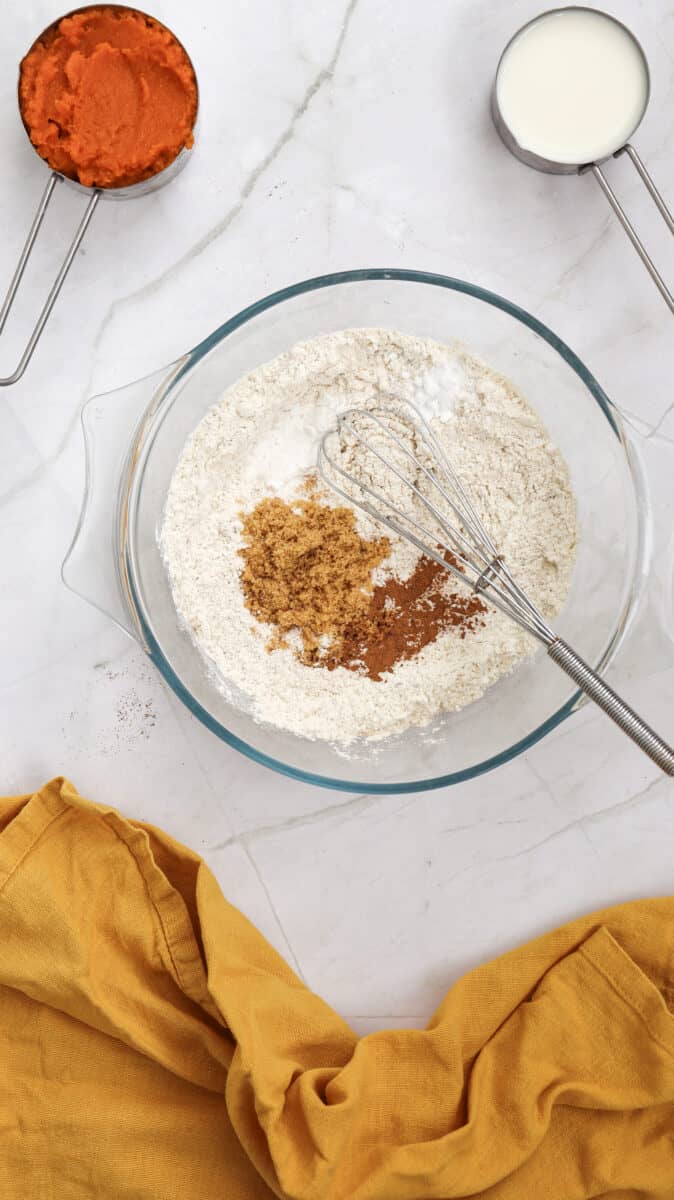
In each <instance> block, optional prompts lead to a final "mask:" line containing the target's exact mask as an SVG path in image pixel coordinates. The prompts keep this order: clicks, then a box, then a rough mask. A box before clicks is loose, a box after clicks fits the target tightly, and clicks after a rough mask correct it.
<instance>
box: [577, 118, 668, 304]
mask: <svg viewBox="0 0 674 1200" xmlns="http://www.w3.org/2000/svg"><path fill="white" fill-rule="evenodd" d="M621 154H626V155H627V156H628V158H629V159H630V161H631V163H632V164H633V166H634V168H635V170H636V171H637V173H638V175H639V177H640V179H641V180H642V182H643V183H644V185H645V187H646V190H647V192H648V194H649V196H650V197H651V199H652V200H653V202H654V204H655V206H656V208H657V209H658V212H659V213H660V215H661V217H662V218H663V220H664V222H665V224H666V226H667V228H668V229H669V232H670V233H674V217H673V216H672V214H671V212H670V210H669V208H668V207H667V205H666V203H665V200H664V198H663V196H662V195H661V193H660V192H659V191H658V189H657V187H656V186H655V183H654V181H653V179H652V178H651V175H650V174H649V172H648V171H647V170H646V165H645V163H644V162H643V160H642V159H641V158H640V156H639V155H638V154H637V151H636V150H635V149H634V146H632V145H630V144H629V142H628V143H627V145H625V146H622V147H621V148H620V150H617V151H616V153H615V154H614V156H613V157H614V158H619V157H620V155H621ZM583 170H584V171H592V174H593V175H594V177H595V179H596V180H597V183H598V184H599V186H600V188H601V190H602V192H603V193H604V195H605V196H606V199H607V200H608V202H609V204H610V205H611V208H612V209H613V211H614V213H615V215H616V216H617V218H618V220H619V221H620V224H621V225H622V227H623V229H624V230H625V233H626V234H627V236H628V238H629V239H630V241H631V243H632V245H633V246H634V249H635V250H636V252H637V254H638V255H639V258H640V259H641V261H642V263H643V264H644V266H645V268H646V270H647V271H648V274H649V275H650V277H651V279H652V280H653V282H654V284H655V286H656V287H657V288H658V290H659V292H660V294H661V296H662V297H663V299H664V301H665V304H666V305H667V306H668V308H669V310H670V312H673V313H674V295H673V294H672V292H671V291H670V290H669V288H668V287H667V284H666V283H665V281H664V279H663V278H662V275H661V274H660V272H659V271H658V269H657V267H656V265H655V263H654V262H653V259H652V258H651V256H650V254H649V253H648V251H647V249H646V247H645V246H644V244H643V242H642V240H641V238H640V237H639V234H638V233H637V231H636V229H635V228H634V226H633V224H632V222H631V221H630V219H629V217H628V215H627V213H626V212H625V209H624V208H623V206H622V204H621V203H620V201H619V199H618V197H617V196H616V194H615V192H614V190H613V188H612V187H611V185H610V183H609V181H608V179H607V178H606V175H605V174H604V172H603V171H602V169H601V167H600V166H598V164H597V163H590V164H589V166H587V167H585V168H583Z"/></svg>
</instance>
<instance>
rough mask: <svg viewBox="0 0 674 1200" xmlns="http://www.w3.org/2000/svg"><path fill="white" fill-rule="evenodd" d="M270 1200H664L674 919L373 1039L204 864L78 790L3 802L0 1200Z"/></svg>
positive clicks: (671, 1095) (670, 1147)
mask: <svg viewBox="0 0 674 1200" xmlns="http://www.w3.org/2000/svg"><path fill="white" fill-rule="evenodd" d="M460 919H461V916H460V913H448V914H447V921H448V925H449V924H451V923H452V922H460ZM372 953H373V955H374V956H376V945H373V947H372ZM413 969H414V965H413V964H410V970H413ZM274 1195H277V1196H282V1197H293V1198H294V1200H426V1198H428V1200H430V1198H435V1200H449V1198H456V1197H468V1196H471V1197H476V1196H478V1197H484V1198H486V1200H515V1198H516V1200H529V1198H531V1200H589V1198H590V1197H603V1198H607V1197H612V1198H614V1200H637V1197H638V1198H639V1200H644V1198H650V1197H657V1198H662V1200H672V1197H674V899H659V900H644V901H640V902H635V903H630V904H626V905H623V906H621V907H618V908H613V909H608V910H606V911H604V912H600V913H595V914H594V915H592V916H588V917H585V918H583V919H581V920H578V921H575V922H573V923H572V924H570V925H566V926H565V927H564V928H561V929H558V930H556V931H555V932H553V933H549V934H547V935H546V936H544V937H542V938H539V939H538V940H536V941H534V942H532V943H530V944H529V945H527V946H524V947H522V948H520V949H518V950H514V951H512V952H511V953H510V954H507V955H505V956H504V957H502V958H500V959H498V960H496V961H495V962H492V963H489V964H488V965H486V966H483V967H481V968H479V969H478V970H476V971H473V972H472V973H471V974H469V975H468V976H466V977H465V978H464V979H462V980H461V981H460V982H459V983H458V984H456V985H455V986H454V987H453V988H452V989H451V990H450V991H449V992H448V994H447V996H446V998H445V1000H444V1001H443V1002H442V1004H441V1005H440V1008H439V1009H438V1011H437V1012H436V1013H435V1015H434V1016H433V1017H432V1019H431V1021H430V1022H429V1025H428V1027H427V1029H426V1030H424V1031H415V1030H399V1031H390V1030H388V1031H383V1032H380V1033H375V1034H371V1035H370V1036H368V1037H364V1038H361V1039H359V1038H357V1037H356V1036H355V1034H354V1033H353V1032H352V1030H351V1029H350V1028H349V1027H348V1025H347V1024H345V1022H344V1021H342V1020H341V1019H340V1017H339V1016H338V1015H337V1014H336V1013H335V1012H333V1011H332V1009H331V1008H330V1007H329V1006H328V1005H327V1004H325V1003H324V1002H323V1001H322V1000H321V999H320V998H319V997H318V996H316V995H314V994H312V993H311V992H310V991H309V990H308V989H307V988H306V987H305V986H304V985H303V984H302V983H301V982H300V981H299V980H298V979H297V977H296V976H295V975H294V974H293V972H292V971H291V970H290V968H289V967H288V966H287V965H286V963H285V962H284V961H283V960H282V959H281V958H280V957H279V955H278V954H276V952H275V951H274V950H273V949H272V948H271V947H270V946H269V945H268V944H267V942H266V941H265V939H264V938H263V937H262V936H261V935H260V934H259V933H258V932H257V931H256V930H255V929H254V928H253V927H252V926H251V925H250V923H249V922H248V921H247V920H246V918H245V917H244V916H242V914H241V913H240V912H238V911H237V910H236V909H235V908H233V907H232V906H231V905H230V904H228V903H227V901H226V900H225V898H224V897H223V895H222V893H221V891H220V889H219V887H218V884H217V883H216V881H215V879H214V877H213V875H212V874H211V873H210V871H209V870H208V868H207V867H206V866H205V864H204V863H203V861H202V860H201V859H200V858H199V856H198V855H197V854H195V853H193V852H192V851H190V850H188V849H185V848H184V847H183V846H180V845H178V844H177V843H176V842H175V841H173V840H172V839H171V838H170V837H168V836H167V835H166V834H164V833H161V832H160V831H159V830H157V829H154V828H152V827H150V826H147V825H144V824H142V823H140V822H138V821H133V820H128V819H125V818H123V817H122V816H120V815H119V814H118V813H117V812H115V811H113V810H111V809H106V808H102V807H99V806H97V805H94V804H91V803H89V802H87V801H86V800H84V799H82V798H81V797H80V796H79V795H78V794H77V792H76V791H75V789H74V788H73V787H72V785H71V784H69V783H68V782H66V781H64V780H62V779H57V780H54V781H52V782H51V783H49V784H47V785H46V786H45V787H44V788H42V789H41V790H40V791H39V792H37V793H35V795H33V796H22V797H15V798H6V799H4V800H0V1197H2V1200H19V1198H21V1200H27V1198H29V1200H92V1198H93V1197H95V1198H96V1200H108V1198H109V1200H113V1198H114V1200H220V1198H223V1200H258V1198H259V1200H262V1198H266V1197H270V1196H274Z"/></svg>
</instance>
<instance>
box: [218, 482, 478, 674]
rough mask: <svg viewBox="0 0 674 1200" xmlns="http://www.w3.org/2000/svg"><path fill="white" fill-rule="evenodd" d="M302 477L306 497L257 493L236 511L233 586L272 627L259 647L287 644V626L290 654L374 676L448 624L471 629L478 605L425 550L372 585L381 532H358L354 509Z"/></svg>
mask: <svg viewBox="0 0 674 1200" xmlns="http://www.w3.org/2000/svg"><path fill="white" fill-rule="evenodd" d="M307 482H308V487H309V490H310V493H311V498H310V499H308V500H305V499H300V500H296V501H294V502H293V503H287V502H286V501H285V500H280V499H279V498H278V497H274V498H273V499H266V500H261V501H260V502H259V504H257V505H256V506H255V508H254V509H253V512H252V513H250V514H247V515H244V517H243V527H242V534H243V541H244V546H243V549H242V550H240V551H239V554H240V555H241V557H242V558H243V560H244V563H245V566H244V569H243V571H242V573H241V586H242V587H243V592H244V596H245V603H246V606H247V608H249V609H250V611H251V612H252V614H253V616H254V617H256V618H257V620H258V621H263V622H266V623H268V624H270V625H272V626H273V627H274V629H275V630H276V631H277V632H276V633H275V634H274V636H273V637H272V638H271V639H270V641H269V643H268V646H267V649H268V650H276V649H279V648H285V647H287V646H288V645H289V641H288V634H291V633H293V632H296V633H297V634H299V637H300V639H301V646H300V647H299V648H298V649H296V651H295V654H296V657H297V658H298V659H299V661H300V662H302V663H305V664H306V665H307V666H323V667H327V668H328V670H330V671H332V670H334V669H335V667H346V668H347V670H350V671H359V672H365V674H367V675H368V676H369V677H370V679H375V680H379V679H381V677H382V675H383V674H384V673H385V672H387V671H391V670H392V669H393V668H394V667H395V665H396V663H398V662H401V661H402V660H403V659H407V658H413V657H414V655H416V654H418V653H419V651H420V650H421V649H423V647H424V646H427V645H429V644H430V643H431V642H434V641H435V639H436V638H437V637H438V635H439V634H440V633H441V632H442V631H443V630H444V629H446V628H448V627H449V626H452V627H458V628H459V629H460V631H461V633H460V636H461V637H465V635H466V633H467V632H469V631H472V630H473V629H475V628H477V626H478V625H479V623H480V621H479V617H480V614H482V613H484V612H486V611H487V609H486V606H485V605H484V604H483V603H482V602H481V601H480V600H479V599H478V598H477V597H476V596H471V595H470V593H468V592H461V593H460V594H457V593H456V592H453V591H451V590H450V588H449V587H448V586H447V575H446V572H445V570H444V568H443V567H441V566H440V564H439V563H437V562H435V561H434V560H433V559H432V558H429V557H426V556H425V555H422V556H421V557H420V558H419V561H418V562H417V565H416V566H415V568H414V570H413V572H412V574H411V575H410V577H409V579H405V580H402V579H398V578H397V577H396V576H395V575H391V576H390V577H389V578H388V579H387V581H386V583H380V584H378V585H377V586H375V585H374V584H373V582H372V575H373V571H374V569H375V568H376V567H378V566H380V565H381V564H382V563H384V562H385V561H386V559H387V558H389V557H390V553H391V542H390V540H389V538H386V537H380V538H377V539H376V540H374V541H368V540H367V539H365V538H363V537H361V536H360V535H359V533H358V530H357V528H356V514H355V512H354V510H353V509H352V508H347V507H339V508H333V507H331V506H330V505H329V503H326V501H329V500H330V495H329V493H328V492H326V491H323V492H322V493H319V491H318V486H317V483H316V481H315V479H314V478H313V477H311V476H310V477H309V479H308V481H307ZM448 557H449V556H448ZM452 561H453V562H454V563H455V564H456V560H455V559H454V560H452Z"/></svg>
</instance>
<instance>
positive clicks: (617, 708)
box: [548, 638, 674, 775]
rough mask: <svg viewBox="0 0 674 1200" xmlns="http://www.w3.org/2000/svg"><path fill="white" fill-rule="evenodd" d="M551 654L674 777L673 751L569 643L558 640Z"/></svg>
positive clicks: (558, 664) (639, 745)
mask: <svg viewBox="0 0 674 1200" xmlns="http://www.w3.org/2000/svg"><path fill="white" fill-rule="evenodd" d="M548 654H549V655H550V658H551V659H552V660H553V662H556V663H557V666H558V667H561V668H562V670H563V671H566V674H567V675H569V676H570V678H571V679H573V681H574V683H577V684H578V687H579V688H581V690H582V691H583V692H585V694H586V695H587V696H589V697H590V699H591V700H594V702H595V704H598V705H599V707H600V708H603V710H604V712H605V713H606V714H607V715H608V716H609V717H610V718H611V720H612V721H615V723H616V725H619V726H620V728H621V729H622V731H623V733H626V734H627V736H628V737H631V739H632V741H633V742H636V744H637V746H638V747H639V748H640V750H643V751H644V753H645V754H647V755H648V757H649V758H652V760H653V762H654V763H657V765H658V766H659V767H660V770H661V771H664V772H665V774H666V775H674V750H673V749H672V747H671V746H668V745H667V743H666V742H663V740H662V738H661V737H658V735H657V733H654V731H653V730H652V729H651V728H650V726H649V725H647V724H646V722H645V721H642V719H641V717H639V716H637V714H636V713H635V712H634V710H633V709H631V708H630V707H629V705H628V704H625V701H624V700H621V699H620V696H617V695H616V693H615V692H614V691H613V689H612V688H610V687H609V686H608V684H607V683H605V682H604V680H603V679H602V678H601V676H600V675H597V673H596V672H595V671H593V670H592V668H591V667H589V666H588V665H587V663H586V662H585V661H584V660H583V659H582V658H581V657H580V655H579V654H576V652H575V650H572V649H571V647H570V646H567V644H566V642H564V641H562V639H561V638H555V640H554V642H552V643H551V645H550V646H548Z"/></svg>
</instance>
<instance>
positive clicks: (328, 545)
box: [240, 498, 390, 664]
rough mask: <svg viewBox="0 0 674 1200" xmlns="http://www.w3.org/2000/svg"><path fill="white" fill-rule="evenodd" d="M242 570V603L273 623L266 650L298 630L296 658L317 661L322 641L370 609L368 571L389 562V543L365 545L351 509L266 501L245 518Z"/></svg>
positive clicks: (381, 540) (309, 502)
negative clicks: (299, 644)
mask: <svg viewBox="0 0 674 1200" xmlns="http://www.w3.org/2000/svg"><path fill="white" fill-rule="evenodd" d="M243 539H244V543H245V545H244V548H243V549H242V550H241V551H240V554H241V556H242V558H243V560H244V568H243V571H242V573H241V583H242V586H243V591H244V595H245V598H246V605H247V607H248V608H249V609H250V611H251V612H252V613H253V616H255V617H257V619H258V620H259V621H265V622H268V623H269V624H270V625H274V626H275V627H276V629H277V631H278V635H277V637H276V638H275V639H273V641H272V646H271V648H274V646H279V645H286V644H287V643H286V636H287V634H289V633H290V632H291V630H297V631H298V633H299V634H300V637H301V639H302V649H301V650H300V651H299V652H298V656H299V658H300V659H301V661H302V662H304V663H308V664H311V663H314V662H316V660H317V659H318V658H319V656H320V650H321V644H322V641H323V640H324V639H332V638H335V637H337V638H338V639H339V637H340V636H341V631H342V630H344V629H346V628H348V626H349V625H350V624H351V623H352V622H355V621H357V620H358V619H359V618H360V617H361V615H362V614H363V613H364V612H366V611H367V608H368V605H369V602H370V597H371V595H372V591H373V588H372V571H373V570H374V568H375V567H378V566H379V564H380V563H382V562H383V561H384V559H385V558H387V557H388V555H389V552H390V543H389V540H388V538H385V537H381V538H376V539H374V540H373V541H366V540H365V539H364V538H361V537H360V536H359V534H358V531H357V529H356V517H355V513H354V512H353V510H352V509H350V508H329V507H328V506H327V505H324V504H319V503H318V502H317V501H316V500H315V499H311V498H310V499H306V500H304V499H302V500H296V501H294V502H293V503H292V504H287V503H286V502H285V501H284V500H279V499H276V498H275V499H265V500H261V501H260V503H259V504H257V505H256V507H255V508H254V509H253V511H252V512H251V513H248V514H246V515H245V516H244V517H243Z"/></svg>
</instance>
